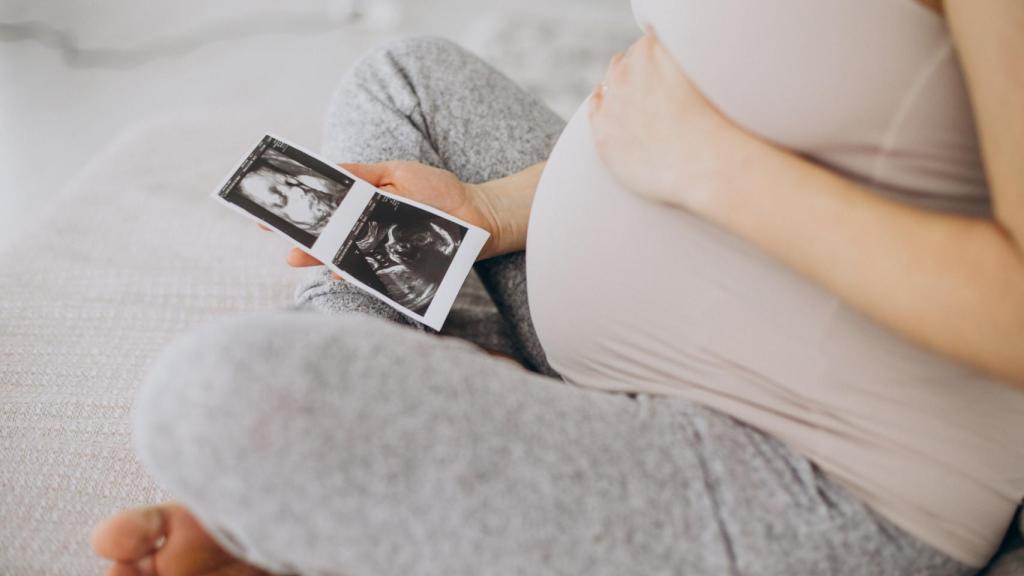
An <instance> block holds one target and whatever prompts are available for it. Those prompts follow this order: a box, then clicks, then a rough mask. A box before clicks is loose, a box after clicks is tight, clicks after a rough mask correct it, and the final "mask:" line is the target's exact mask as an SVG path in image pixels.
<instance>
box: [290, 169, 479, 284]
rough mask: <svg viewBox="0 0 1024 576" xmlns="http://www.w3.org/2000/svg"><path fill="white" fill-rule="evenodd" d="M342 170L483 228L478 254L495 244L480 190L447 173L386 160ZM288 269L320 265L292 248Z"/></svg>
mask: <svg viewBox="0 0 1024 576" xmlns="http://www.w3.org/2000/svg"><path fill="white" fill-rule="evenodd" d="M341 167H342V168H344V169H345V170H348V171H349V172H351V173H352V174H355V175H356V176H358V177H359V178H362V179H363V180H366V181H367V182H369V183H370V184H372V185H373V186H376V187H377V188H380V189H381V190H385V191H387V192H391V193H392V194H397V195H399V196H403V197H405V198H409V199H410V200H415V201H417V202H422V203H423V204H427V205H429V206H433V207H434V208H437V209H438V210H441V211H443V212H446V213H448V214H451V215H452V216H455V217H456V218H460V219H462V220H465V221H466V222H469V223H470V224H473V225H475V226H479V227H480V228H483V229H484V230H486V231H487V232H489V233H490V234H491V238H490V239H489V240H488V241H487V244H486V245H485V246H484V249H483V252H481V255H480V257H481V258H487V257H489V256H491V255H493V254H492V252H493V251H494V247H495V246H496V245H497V244H498V239H497V233H498V227H497V226H496V225H495V223H494V214H493V210H492V209H491V207H490V205H489V204H488V202H487V201H486V198H485V195H484V194H482V193H481V191H480V187H479V186H476V185H472V184H466V183H465V182H462V181H461V180H459V179H458V178H457V177H456V176H455V175H454V174H452V173H451V172H448V171H447V170H441V169H440V168H434V167H432V166H427V165H425V164H420V163H419V162H408V161H390V162H380V163H378V164H342V165H341ZM288 264H289V265H291V266H298V267H302V266H319V265H321V264H322V263H321V262H320V261H319V260H317V259H316V258H314V257H312V256H310V255H309V254H307V253H305V252H303V251H302V250H299V249H298V248H292V249H291V251H290V252H289V253H288Z"/></svg>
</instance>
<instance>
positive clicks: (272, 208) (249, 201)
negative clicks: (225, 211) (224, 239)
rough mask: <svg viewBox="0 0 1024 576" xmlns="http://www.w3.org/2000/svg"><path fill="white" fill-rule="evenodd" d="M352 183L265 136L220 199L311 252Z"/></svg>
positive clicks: (319, 163)
mask: <svg viewBox="0 0 1024 576" xmlns="http://www.w3.org/2000/svg"><path fill="white" fill-rule="evenodd" d="M353 184H354V181H353V179H352V178H349V177H348V176H345V175H344V174H343V173H341V172H339V171H338V170H335V169H334V168H332V167H331V166H329V165H327V164H326V163H324V162H322V161H320V160H318V159H316V158H313V157H312V156H310V155H308V154H306V153H304V152H302V151H301V150H297V149H295V148H293V147H292V146H290V145H288V144H286V143H284V142H281V141H279V140H277V139H275V138H273V137H271V136H266V137H264V138H263V140H261V141H260V144H259V145H258V146H257V147H256V149H255V150H254V151H253V152H252V154H250V155H249V157H248V158H247V159H246V161H245V162H244V163H243V164H242V166H241V167H239V169H238V171H237V172H235V174H234V175H233V176H232V178H231V179H230V180H228V183H227V184H226V185H225V186H224V188H223V189H222V190H221V192H220V196H221V197H222V198H224V199H225V200H227V201H229V202H231V203H233V204H236V205H238V206H239V207H241V208H243V209H244V210H246V211H247V212H249V213H251V214H253V215H254V216H256V217H258V218H259V219H261V220H263V221H264V222H266V223H267V224H269V225H271V226H272V227H274V228H276V229H278V230H280V231H281V232H284V233H285V234H287V235H288V236H290V237H291V238H292V239H293V240H295V241H297V242H299V243H301V244H302V245H304V246H306V247H307V248H309V247H312V246H313V243H315V242H316V239H317V238H318V237H319V235H320V233H321V232H322V231H323V229H324V227H325V226H326V225H327V222H328V220H330V218H331V215H332V214H334V211H335V210H337V208H338V206H339V205H340V204H341V201H342V200H343V199H344V198H345V195H346V194H347V193H348V191H349V190H350V189H351V188H352V185H353Z"/></svg>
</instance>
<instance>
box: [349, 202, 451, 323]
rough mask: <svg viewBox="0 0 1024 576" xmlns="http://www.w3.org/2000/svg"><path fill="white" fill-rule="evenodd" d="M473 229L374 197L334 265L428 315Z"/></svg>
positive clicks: (413, 207) (418, 312) (410, 206)
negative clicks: (458, 253)
mask: <svg viewBox="0 0 1024 576" xmlns="http://www.w3.org/2000/svg"><path fill="white" fill-rule="evenodd" d="M467 230H468V229H467V228H466V227H465V226H462V225H460V224H458V223H456V222H453V221H451V220H448V219H446V218H444V217H442V216H438V215H437V214H433V213H431V212H427V211H426V210H423V209H421V208H419V207H416V206H413V205H410V204H405V203H402V202H398V201H397V200H395V199H393V198H389V197H387V196H383V195H381V194H374V195H373V197H372V198H371V199H370V201H369V203H368V204H367V205H366V207H365V208H364V209H363V212H362V214H361V215H360V217H359V220H358V221H357V223H356V225H355V227H353V228H352V232H351V233H350V234H349V237H348V238H347V239H346V240H345V242H344V244H342V246H341V249H340V250H338V252H337V254H336V255H335V257H334V265H335V266H337V267H338V268H340V269H342V270H344V271H345V272H347V273H349V274H351V275H352V276H353V277H355V278H356V279H357V280H359V281H361V282H363V283H364V284H366V285H368V286H370V287H372V288H374V289H375V290H377V291H378V292H380V293H382V294H383V295H385V296H387V297H388V298H390V299H391V300H393V301H395V302H397V303H398V304H400V305H401V306H404V307H405V308H407V309H409V310H411V311H413V312H415V313H416V314H421V315H422V314H424V313H425V312H426V310H427V308H429V307H430V303H431V302H432V301H433V299H434V296H435V294H437V291H438V288H439V287H440V285H441V281H442V280H444V277H445V274H446V273H447V272H448V268H449V267H450V266H451V264H452V261H453V260H454V259H455V254H456V252H458V249H459V245H460V244H461V243H462V240H463V238H465V236H466V232H467Z"/></svg>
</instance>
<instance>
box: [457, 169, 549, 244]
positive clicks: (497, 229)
mask: <svg viewBox="0 0 1024 576" xmlns="http://www.w3.org/2000/svg"><path fill="white" fill-rule="evenodd" d="M546 164H547V162H546V161H545V162H538V163H537V164H534V165H533V166H530V167H529V168H526V169H525V170H523V171H521V172H517V173H515V174H512V175H511V176H506V177H505V178H501V179H499V180H492V181H490V182H484V183H483V184H473V185H471V186H472V187H473V188H475V192H474V194H475V195H476V196H477V198H478V202H479V204H480V205H481V207H482V211H483V212H484V213H486V214H487V218H488V220H489V221H490V230H491V236H492V239H493V240H494V245H493V248H492V250H490V252H489V253H488V254H487V256H488V257H490V256H497V255H499V254H508V253H510V252H519V251H520V250H525V249H526V227H527V224H528V223H529V221H530V207H531V206H532V205H533V195H534V193H535V192H536V191H537V184H538V183H539V182H540V176H541V174H542V173H543V172H544V166H545V165H546Z"/></svg>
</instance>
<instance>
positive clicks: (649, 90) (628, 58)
mask: <svg viewBox="0 0 1024 576" xmlns="http://www.w3.org/2000/svg"><path fill="white" fill-rule="evenodd" d="M590 123H591V127H592V130H593V133H594V140H595V144H596V146H597V150H598V153H599V155H600V156H601V158H602V160H604V163H605V164H606V165H607V166H608V168H609V170H610V171H611V173H612V175H613V176H614V177H615V178H616V180H618V181H619V183H620V184H622V185H623V186H624V187H626V188H627V189H629V190H631V191H633V192H635V193H637V194H639V195H641V196H644V197H646V198H649V199H651V200H654V201H657V202H664V203H667V204H671V205H674V206H677V207H680V208H685V209H688V210H694V211H698V212H699V211H700V207H701V206H702V205H703V204H705V203H706V202H707V201H708V200H709V197H710V196H711V195H712V194H714V193H715V190H716V188H717V187H718V186H719V184H720V182H721V180H722V178H723V177H724V176H726V175H728V173H729V170H731V169H732V168H731V167H730V165H729V163H730V160H731V159H732V158H734V154H733V153H734V152H735V148H736V146H737V145H738V144H740V143H742V142H743V140H744V139H747V138H751V137H750V136H749V135H747V134H746V133H745V132H743V131H742V130H740V129H739V128H738V127H737V126H735V125H734V124H733V123H732V122H730V121H729V120H728V119H727V118H725V116H723V115H722V114H721V113H720V112H719V111H718V110H717V109H715V107H714V106H712V104H711V103H710V102H708V100H707V99H706V98H704V96H703V95H702V94H701V93H700V91H698V90H697V88H696V86H694V85H693V83H692V82H691V81H690V79H689V78H687V77H686V74H685V73H684V72H683V71H682V70H681V69H680V68H679V66H678V65H677V64H676V61H675V60H674V59H673V57H672V55H671V54H669V52H668V50H666V49H665V47H664V46H663V45H662V44H661V42H659V41H658V38H657V37H656V36H655V35H654V33H653V32H651V31H648V32H647V34H645V35H644V36H643V37H642V38H640V39H639V40H637V41H636V43H634V44H633V45H632V46H630V47H629V49H628V50H627V51H626V53H625V54H617V55H616V56H614V57H613V58H612V60H611V63H610V64H609V66H608V72H607V74H606V76H605V82H604V84H602V85H601V86H599V87H598V88H597V89H596V90H595V91H594V93H593V94H592V95H591V101H590Z"/></svg>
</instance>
